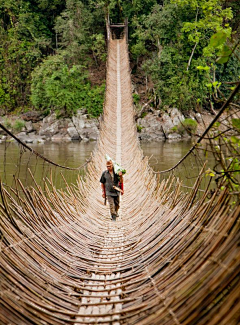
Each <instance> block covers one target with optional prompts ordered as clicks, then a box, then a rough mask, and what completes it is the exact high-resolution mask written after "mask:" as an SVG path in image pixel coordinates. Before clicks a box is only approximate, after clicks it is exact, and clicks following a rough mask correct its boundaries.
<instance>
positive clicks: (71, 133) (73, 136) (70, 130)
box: [67, 126, 81, 140]
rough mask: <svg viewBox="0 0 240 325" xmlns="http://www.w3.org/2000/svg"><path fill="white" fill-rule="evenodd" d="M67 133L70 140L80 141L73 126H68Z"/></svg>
mask: <svg viewBox="0 0 240 325" xmlns="http://www.w3.org/2000/svg"><path fill="white" fill-rule="evenodd" d="M67 132H68V134H69V136H70V138H71V139H72V140H81V137H80V135H79V133H78V132H77V130H76V128H75V127H74V126H70V127H69V128H68V129H67Z"/></svg>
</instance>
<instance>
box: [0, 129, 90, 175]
mask: <svg viewBox="0 0 240 325" xmlns="http://www.w3.org/2000/svg"><path fill="white" fill-rule="evenodd" d="M0 128H1V129H3V130H4V131H5V132H6V133H7V134H8V135H10V136H11V137H12V138H13V139H14V140H16V141H17V142H18V143H19V144H20V145H21V146H23V147H24V148H25V149H27V150H29V151H30V152H31V153H33V154H34V155H35V156H36V157H39V158H41V159H43V160H44V161H46V162H48V163H49V164H51V165H53V166H56V167H60V168H63V169H68V170H80V169H82V168H84V167H85V166H86V165H87V164H88V163H89V162H90V161H91V159H88V160H87V161H86V162H85V163H84V164H82V165H81V166H79V167H75V168H74V167H68V166H63V165H59V164H57V163H55V162H54V161H52V160H50V159H49V158H46V157H44V156H43V155H41V154H40V153H39V152H37V151H36V150H34V149H33V148H31V147H29V146H28V145H27V144H26V143H24V142H23V141H21V140H20V139H19V138H18V137H16V136H15V135H14V134H13V133H12V132H10V131H9V130H8V129H7V128H6V127H5V126H4V125H2V124H1V123H0Z"/></svg>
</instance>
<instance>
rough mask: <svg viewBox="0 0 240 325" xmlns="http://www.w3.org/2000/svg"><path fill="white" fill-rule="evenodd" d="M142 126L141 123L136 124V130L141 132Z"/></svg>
mask: <svg viewBox="0 0 240 325" xmlns="http://www.w3.org/2000/svg"><path fill="white" fill-rule="evenodd" d="M142 128H143V127H142V126H141V125H139V124H137V132H139V133H141V132H142Z"/></svg>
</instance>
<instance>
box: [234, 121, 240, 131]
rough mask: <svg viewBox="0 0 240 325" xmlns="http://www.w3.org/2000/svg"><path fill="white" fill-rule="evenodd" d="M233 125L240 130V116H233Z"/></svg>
mask: <svg viewBox="0 0 240 325" xmlns="http://www.w3.org/2000/svg"><path fill="white" fill-rule="evenodd" d="M232 126H233V128H234V129H236V130H237V131H240V119H239V118H233V119H232Z"/></svg>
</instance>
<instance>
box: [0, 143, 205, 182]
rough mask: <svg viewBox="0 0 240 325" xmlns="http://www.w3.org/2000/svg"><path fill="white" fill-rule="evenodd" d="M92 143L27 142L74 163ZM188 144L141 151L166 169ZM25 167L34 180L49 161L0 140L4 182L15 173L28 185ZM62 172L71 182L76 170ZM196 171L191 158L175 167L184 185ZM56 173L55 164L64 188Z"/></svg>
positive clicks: (0, 171) (60, 161)
mask: <svg viewBox="0 0 240 325" xmlns="http://www.w3.org/2000/svg"><path fill="white" fill-rule="evenodd" d="M95 145H96V142H88V143H83V142H70V143H53V142H51V143H44V144H35V145H33V144H31V145H30V146H31V148H33V149H34V150H35V151H37V152H39V153H40V154H41V155H43V156H45V157H46V158H48V159H50V160H52V161H54V162H55V163H57V164H60V165H65V166H69V167H78V166H80V165H82V164H84V163H85V162H86V161H87V160H88V159H89V157H90V155H91V152H92V151H93V150H94V148H95ZM191 146H192V143H191V141H178V142H164V141H163V142H152V143H141V148H142V150H143V155H144V156H148V157H149V164H150V166H151V167H152V168H153V169H154V170H155V171H159V170H166V169H168V168H170V167H172V166H174V165H175V164H176V163H177V162H178V161H179V160H180V159H181V158H182V157H183V156H184V155H185V154H186V153H187V152H188V150H189V149H190V148H191ZM203 159H204V157H203ZM19 166H20V167H19ZM28 168H29V169H30V170H31V171H32V173H33V174H34V177H35V179H36V181H37V182H38V183H40V182H41V180H42V179H43V178H44V177H46V176H47V177H49V172H50V168H49V164H47V163H43V161H42V160H41V159H40V158H38V159H36V157H35V155H33V154H31V155H30V154H29V152H24V151H20V150H19V146H18V145H17V144H16V143H15V142H12V143H1V144H0V176H1V179H2V181H3V182H4V183H5V184H7V185H13V184H14V182H15V180H14V176H15V178H20V179H21V181H22V182H23V184H24V185H28V184H29V182H30V179H31V177H29V172H28V171H27V170H28ZM51 169H52V167H51ZM62 172H63V175H64V177H65V178H66V180H67V181H68V182H70V183H75V180H76V172H72V171H65V170H62ZM198 172H199V167H198V163H197V162H196V161H194V160H193V159H191V160H188V161H187V162H186V163H185V164H184V165H181V167H180V168H179V169H178V171H177V176H180V177H181V178H182V179H184V183H185V185H187V186H192V184H193V182H194V180H195V178H196V176H197V175H198ZM59 173H60V170H59V168H53V169H52V175H53V180H54V184H55V185H56V186H57V187H58V188H59V187H63V188H64V181H63V179H62V177H59V176H60V175H59ZM82 173H84V171H83V172H82Z"/></svg>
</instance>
